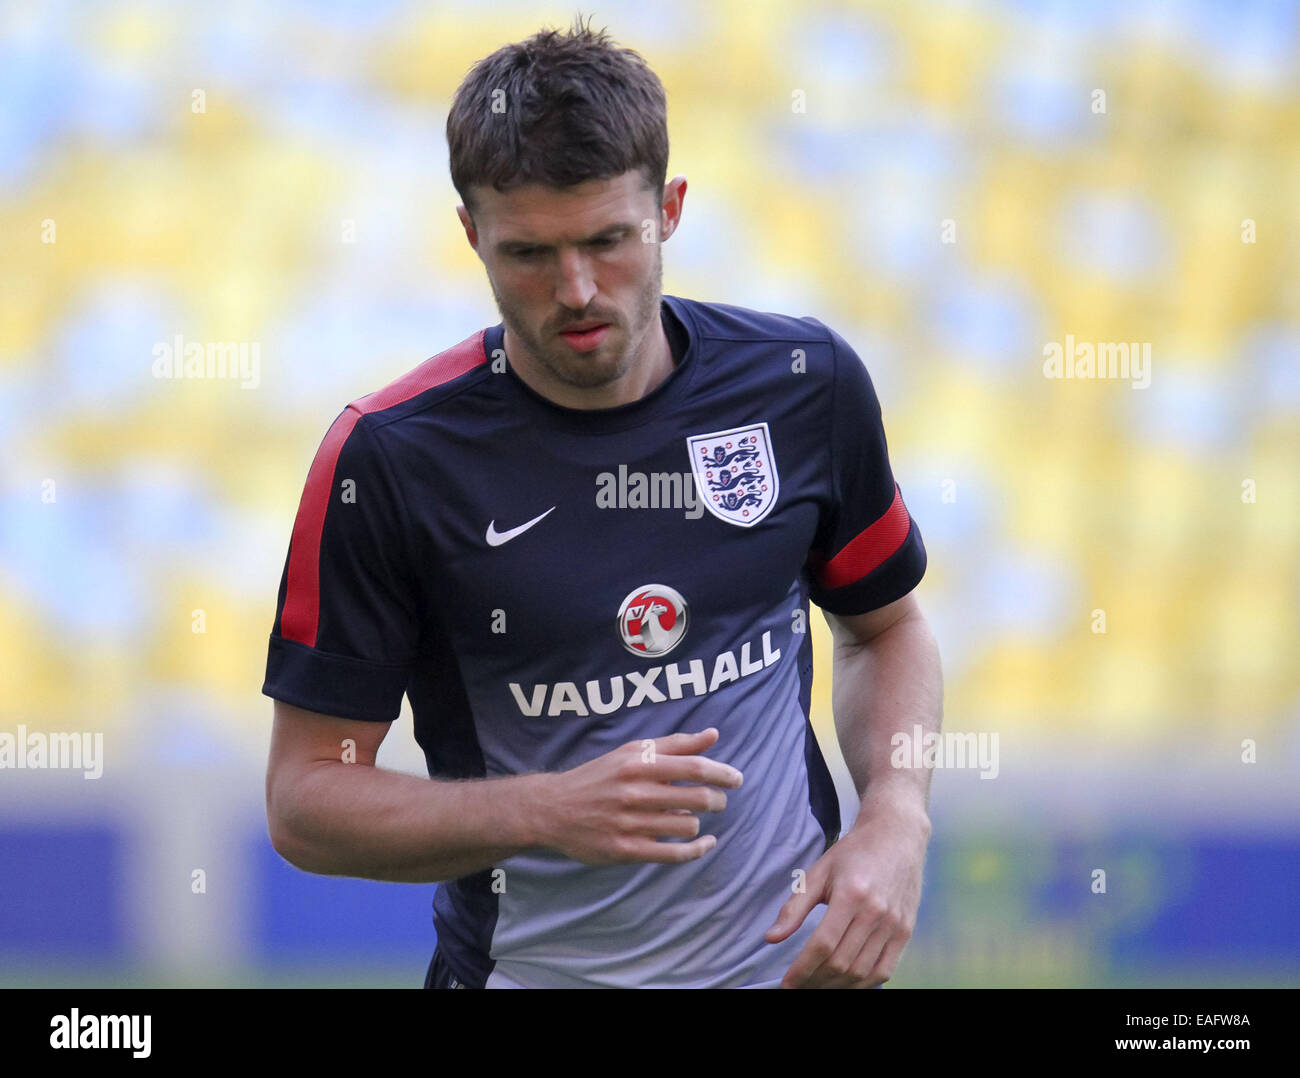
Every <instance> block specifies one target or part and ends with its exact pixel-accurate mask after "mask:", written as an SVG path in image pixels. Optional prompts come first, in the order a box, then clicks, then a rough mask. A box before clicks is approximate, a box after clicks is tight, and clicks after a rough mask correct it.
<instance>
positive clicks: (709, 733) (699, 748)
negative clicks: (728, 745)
mask: <svg viewBox="0 0 1300 1078" xmlns="http://www.w3.org/2000/svg"><path fill="white" fill-rule="evenodd" d="M717 740H718V728H717V727H716V726H710V727H708V729H705V730H697V731H696V732H695V733H693V734H665V735H664V736H663V737H650V738H645V739H643V740H641V741H629V742H628V743H627V744H626V745H624V746H623V748H625V749H628V750H629V751H630V750H633V749H635V750H636V751H637V752H641V751H642V750H643V749H644V748H645V743H646V741H649V742H652V743H653V745H654V751H655V752H656V753H663V754H664V755H665V756H681V755H691V754H694V753H697V752H703V751H704V750H705V749H707V748H708V747H709V746H710V745H712V744H713V743H714V742H716V741H717Z"/></svg>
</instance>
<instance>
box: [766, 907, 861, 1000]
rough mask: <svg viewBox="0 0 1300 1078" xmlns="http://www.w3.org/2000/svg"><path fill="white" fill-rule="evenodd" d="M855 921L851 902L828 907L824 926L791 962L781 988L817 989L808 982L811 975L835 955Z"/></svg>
mask: <svg viewBox="0 0 1300 1078" xmlns="http://www.w3.org/2000/svg"><path fill="white" fill-rule="evenodd" d="M852 919H853V914H852V913H851V912H850V909H849V906H848V904H847V903H833V904H831V905H828V906H827V907H826V915H825V916H824V917H823V918H822V920H821V924H819V925H818V926H817V928H816V929H815V930H814V931H813V934H812V935H811V936H809V937H808V942H807V943H805V944H804V945H803V950H802V951H800V952H799V956H798V957H797V958H796V959H795V960H794V961H793V962H792V963H790V968H789V969H787V970H786V971H785V977H784V978H783V979H782V981H781V987H782V988H815V987H817V986H816V985H815V984H808V983H807V982H808V980H809V977H810V975H811V974H812V972H813V970H815V969H816V968H817V967H818V966H820V965H822V964H823V963H824V962H825V961H826V959H828V958H829V957H830V956H831V955H832V954H834V953H835V950H836V948H837V947H838V946H839V944H840V942H841V940H843V938H844V933H845V931H846V930H847V929H848V927H849V924H850V922H851V921H852Z"/></svg>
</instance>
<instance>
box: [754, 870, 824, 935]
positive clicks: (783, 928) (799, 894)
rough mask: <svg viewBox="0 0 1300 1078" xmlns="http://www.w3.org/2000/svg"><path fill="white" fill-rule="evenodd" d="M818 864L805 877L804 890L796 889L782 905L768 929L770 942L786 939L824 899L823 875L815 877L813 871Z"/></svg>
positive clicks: (767, 933)
mask: <svg viewBox="0 0 1300 1078" xmlns="http://www.w3.org/2000/svg"><path fill="white" fill-rule="evenodd" d="M815 871H816V866H815V865H814V866H813V869H812V870H810V871H809V872H808V873H807V875H806V876H804V879H803V885H804V886H803V890H802V891H796V892H795V893H794V894H792V895H791V896H790V897H789V898H788V899H787V900H786V903H785V905H784V906H782V907H781V912H780V913H778V914H777V916H776V920H775V921H774V922H773V923H772V927H771V928H769V929H768V930H767V932H766V933H765V935H764V937H763V938H764V939H766V940H767V942H768V943H780V942H781V941H782V940H783V939H786V938H787V937H788V936H789V935H790V934H791V933H792V932H794V930H795V929H796V928H798V927H799V926H800V925H801V924H803V920H804V918H805V917H807V916H808V914H809V912H810V911H811V910H812V908H813V907H814V906H816V905H817V903H819V902H821V901H822V897H823V896H822V884H821V877H820V876H817V877H814V875H813V872H815Z"/></svg>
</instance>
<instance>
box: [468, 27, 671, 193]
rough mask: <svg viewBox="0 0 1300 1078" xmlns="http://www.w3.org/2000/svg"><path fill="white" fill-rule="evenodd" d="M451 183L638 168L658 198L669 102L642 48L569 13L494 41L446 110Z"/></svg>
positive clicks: (554, 180) (509, 182)
mask: <svg viewBox="0 0 1300 1078" xmlns="http://www.w3.org/2000/svg"><path fill="white" fill-rule="evenodd" d="M447 149H448V152H449V155H450V159H451V182H452V185H453V186H454V187H455V188H456V191H457V193H458V194H459V195H460V198H461V201H462V202H463V203H464V204H465V207H466V209H467V210H469V212H470V214H471V216H472V215H473V213H474V205H473V203H472V202H471V200H470V197H469V194H470V187H471V186H475V185H480V186H484V187H487V186H491V187H493V188H495V189H496V190H497V191H501V192H505V191H508V190H510V189H511V188H514V187H519V186H522V185H524V184H529V183H540V184H545V185H547V186H550V187H570V186H572V185H574V184H579V183H582V182H584V181H586V180H604V179H611V178H613V177H615V176H621V175H622V174H623V173H625V172H629V171H631V170H633V169H640V170H641V173H642V175H643V176H644V177H645V186H646V189H647V190H657V191H658V192H659V194H660V197H662V194H663V188H664V180H665V179H666V177H667V174H668V103H667V97H666V95H665V94H664V88H663V84H662V83H661V82H660V81H659V77H658V76H657V75H656V74H655V73H654V72H653V71H652V70H651V69H650V67H649V65H648V64H647V63H646V62H645V60H644V59H642V57H641V56H640V55H639V54H637V53H636V52H634V51H632V50H631V49H624V48H619V47H618V46H616V45H615V44H614V42H612V41H611V40H610V39H609V38H608V37H607V36H606V33H605V31H604V30H603V29H602V30H600V31H593V30H592V29H591V28H590V27H589V26H584V25H583V21H582V16H581V15H578V16H577V17H576V18H575V19H574V23H573V27H572V28H571V29H570V30H569V32H568V33H561V32H560V31H558V30H542V31H540V32H539V33H536V34H534V35H533V36H532V37H530V38H528V39H526V40H525V41H522V42H518V43H516V44H512V45H503V46H502V47H501V48H499V49H497V51H496V52H494V53H492V54H491V55H490V56H486V57H484V58H483V59H482V60H480V61H479V62H478V63H477V64H475V65H474V67H473V68H472V69H471V70H470V72H469V74H468V75H466V76H465V79H464V81H463V82H462V83H461V84H460V87H459V88H458V89H457V90H456V95H455V97H454V98H453V100H452V104H451V110H450V112H448V114H447Z"/></svg>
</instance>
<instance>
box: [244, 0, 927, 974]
mask: <svg viewBox="0 0 1300 1078" xmlns="http://www.w3.org/2000/svg"><path fill="white" fill-rule="evenodd" d="M666 112H667V110H666V98H665V94H664V90H663V87H662V85H661V83H660V81H659V79H658V78H657V77H656V76H655V74H654V73H653V72H652V71H651V70H650V68H649V67H648V66H647V65H646V64H645V62H644V60H642V59H641V57H640V56H638V55H637V54H636V53H635V52H633V51H631V50H627V49H623V48H619V47H617V46H615V45H614V44H613V43H612V42H611V41H610V40H609V39H608V38H607V37H606V35H605V33H604V32H603V31H601V32H595V31H593V30H592V29H591V28H590V27H587V26H584V25H583V24H582V20H581V19H579V20H578V22H577V23H576V24H575V25H574V27H573V28H572V29H571V30H570V31H568V32H559V31H555V30H547V31H543V32H541V33H539V34H536V35H534V36H533V37H531V38H529V39H528V40H526V41H523V42H521V43H517V44H511V45H508V46H505V47H503V48H501V49H499V50H497V51H496V52H494V53H492V54H491V55H490V56H488V57H486V58H485V59H483V60H481V61H480V62H479V63H478V64H477V65H476V66H475V67H474V68H473V69H472V70H471V71H470V72H469V74H468V75H467V76H466V78H465V79H464V81H463V82H462V84H461V85H460V87H459V89H458V90H457V92H456V95H455V98H454V100H453V102H452V105H451V109H450V112H449V115H448V118H447V141H448V147H449V153H450V167H451V176H452V181H453V184H454V186H455V188H456V191H457V193H458V195H459V196H460V198H461V199H462V204H461V205H460V206H459V207H458V208H457V213H458V215H459V218H460V221H461V224H462V225H463V227H464V232H465V236H466V239H467V241H468V243H469V244H470V246H471V247H472V248H473V250H474V251H475V253H476V254H477V256H478V258H479V259H480V260H481V262H482V264H483V268H484V270H485V272H486V275H487V280H488V284H489V286H490V287H491V290H492V294H493V296H494V298H495V301H496V305H497V308H498V310H499V312H500V315H501V321H500V322H499V323H498V324H497V325H495V326H491V327H488V328H484V329H480V330H478V331H477V332H475V333H473V334H472V335H471V336H469V337H467V338H466V339H465V340H463V341H461V342H460V343H458V344H454V345H452V346H451V347H448V348H446V350H445V351H442V352H440V353H438V354H437V355H435V356H433V357H432V358H431V359H428V360H426V361H425V362H424V363H422V364H420V365H419V366H417V367H415V368H414V369H413V370H411V371H410V372H409V373H407V374H406V375H404V376H402V377H400V378H398V379H397V380H396V381H394V382H392V383H391V384H389V385H386V386H384V387H383V388H380V389H378V390H376V391H375V392H373V393H370V394H369V395H368V396H364V397H361V398H359V399H358V400H355V401H353V402H352V403H351V404H349V405H348V406H347V407H346V408H344V409H343V410H342V412H341V413H340V414H339V415H338V417H337V418H336V419H335V420H334V421H333V423H332V425H331V426H330V427H329V429H328V431H327V432H326V434H325V436H324V439H323V441H322V442H321V444H320V447H319V449H318V450H317V452H316V455H315V458H314V460H313V461H312V464H311V467H310V469H309V471H308V474H307V478H306V483H305V486H304V489H303V492H302V497H301V501H300V503H299V506H298V511H297V516H296V518H295V520H294V524H293V531H292V535H291V537H290V541H289V546H288V553H287V556H286V559H285V565H284V572H283V576H282V578H281V582H280V589H279V595H278V600H277V608H276V614H275V620H274V625H273V628H272V632H271V636H270V642H269V649H268V655H267V664H266V679H265V683H264V685H263V692H264V693H265V694H267V695H268V696H270V697H272V698H273V700H274V701H275V703H274V729H273V734H272V741H271V750H270V758H269V762H268V767H267V787H266V794H267V818H268V826H269V831H270V836H271V840H272V842H273V844H274V847H275V849H276V850H277V851H278V852H279V853H280V854H281V855H282V856H283V857H285V858H286V859H287V860H288V861H290V862H291V863H293V864H294V865H297V866H298V867H300V868H302V869H304V870H306V871H309V872H316V873H324V874H329V875H346V876H355V877H364V878H369V879H376V880H395V881H405V882H413V883H431V882H437V883H438V884H439V885H440V886H439V887H438V888H437V890H436V892H435V896H434V901H433V908H434V924H435V928H436V931H437V944H436V949H435V950H434V953H433V956H432V960H431V962H430V964H429V968H428V974H427V977H426V980H425V985H426V987H440V988H441V987H468V988H547V987H553V988H592V987H619V988H634V987H657V988H668V987H681V988H686V987H693V988H718V987H726V988H776V987H786V988H793V987H808V988H815V987H836V988H839V987H842V988H872V987H877V986H879V985H880V984H882V983H883V982H884V981H886V980H888V979H889V977H890V976H891V975H892V974H893V972H894V969H895V967H896V965H897V963H898V960H899V956H900V954H901V953H902V951H903V948H904V946H905V944H906V943H907V940H908V939H909V937H910V935H911V932H912V929H913V927H914V924H915V918H916V911H917V907H918V904H919V902H920V896H921V882H922V868H923V862H924V858H925V851H926V847H927V844H928V840H929V834H930V821H929V815H928V796H929V792H928V782H929V777H930V773H929V771H928V770H925V769H914V770H912V769H895V768H892V767H891V766H890V752H891V747H890V739H891V736H892V735H893V733H894V732H895V731H910V730H912V729H913V728H914V727H915V726H916V725H917V724H920V725H921V726H922V727H923V728H924V729H925V730H927V731H933V730H937V729H938V726H939V722H940V712H941V698H942V684H941V673H940V665H939V656H938V651H937V648H936V646H935V642H934V639H933V636H932V634H931V632H930V630H929V628H928V626H927V624H926V622H925V620H924V618H923V616H922V614H921V612H920V609H919V607H918V605H917V602H916V598H915V595H914V594H913V591H914V589H915V588H916V586H917V584H918V583H919V581H920V580H921V577H922V575H923V574H924V572H925V568H926V553H925V547H924V546H923V544H922V540H921V533H920V530H919V529H918V527H917V524H916V522H915V521H913V520H912V518H911V516H910V514H909V512H908V509H907V507H906V505H905V504H904V501H903V495H902V492H901V490H900V489H899V487H898V485H897V484H896V483H895V481H894V478H893V473H892V471H891V468H890V463H889V458H888V452H887V446H886V440H885V432H884V428H883V425H882V419H881V409H880V404H879V402H878V400H877V398H876V394H875V391H874V389H873V386H872V382H871V379H870V377H869V376H868V373H867V370H866V368H865V367H864V365H863V363H862V361H861V359H860V358H859V357H858V356H857V354H856V353H855V352H854V350H853V348H852V347H851V346H850V345H849V343H848V342H847V341H846V340H845V339H844V338H843V337H841V336H840V335H839V334H838V333H837V332H835V331H834V330H833V329H831V328H829V327H828V326H827V325H825V324H824V323H822V322H820V321H818V320H817V319H816V318H813V317H811V316H803V317H796V316H793V315H786V314H776V313H763V312H758V311H753V310H749V309H746V308H743V307H738V306H732V305H728V304H724V303H713V302H705V301H702V300H696V299H688V298H685V297H681V296H671V295H664V294H663V291H662V257H661V255H662V250H661V245H662V244H663V243H664V242H665V241H666V240H668V239H669V238H670V237H671V236H672V235H673V233H674V232H675V231H676V229H677V227H678V225H679V224H680V223H681V219H682V210H683V204H684V199H685V195H686V188H687V185H686V179H685V177H683V176H677V177H675V178H673V179H672V180H670V181H669V180H667V178H666V177H667V162H668V133H667V115H666ZM615 473H617V474H618V475H619V476H622V477H626V476H632V477H635V481H631V480H621V481H623V482H624V483H625V487H626V497H622V498H620V500H619V502H618V504H616V505H613V506H611V504H610V501H609V499H608V498H607V497H606V498H602V496H601V492H602V482H601V478H600V477H601V476H605V477H606V478H608V476H610V475H611V474H615ZM698 503H702V505H703V511H697V512H689V511H687V510H689V509H690V508H691V506H692V505H695V507H696V508H698ZM810 601H811V602H813V603H816V604H817V605H818V606H819V607H821V609H822V610H823V612H824V614H825V616H826V617H827V619H828V622H829V624H830V626H831V630H832V634H833V638H834V665H833V669H832V680H833V697H834V718H835V726H836V730H837V732H838V735H839V741H840V745H841V747H842V750H843V754H844V758H845V762H846V765H847V767H848V769H849V772H850V774H851V775H852V777H853V780H854V783H855V786H856V788H857V791H858V795H859V797H860V798H861V804H860V807H859V809H858V811H857V813H856V818H855V821H854V823H853V825H852V826H851V827H850V828H848V830H847V831H844V832H843V833H841V830H842V829H841V820H840V806H839V803H838V800H837V796H836V791H835V788H834V786H833V784H832V781H831V776H830V773H829V771H828V769H827V765H826V763H825V760H824V759H823V755H822V752H821V749H820V747H819V745H818V743H817V739H816V737H815V735H814V732H813V729H812V726H811V724H810V722H809V708H810V698H811V687H812V675H813V671H812V640H811V634H810V632H809V628H808V616H809V603H810ZM404 695H405V696H406V697H407V698H408V699H409V701H410V706H411V713H412V716H413V719H414V733H415V738H416V741H417V742H418V744H419V745H420V747H421V749H422V750H423V752H424V756H425V759H426V763H427V768H428V774H429V778H428V779H425V778H421V777H417V776H413V775H406V774H401V773H397V772H392V771H388V770H385V769H381V768H378V767H376V766H375V757H376V753H377V751H378V749H379V746H380V743H381V742H382V741H383V739H384V737H385V735H386V734H387V732H388V730H389V727H390V726H391V724H392V722H393V721H394V720H395V719H396V718H397V717H398V715H399V713H400V710H401V702H402V698H403V696H404Z"/></svg>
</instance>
